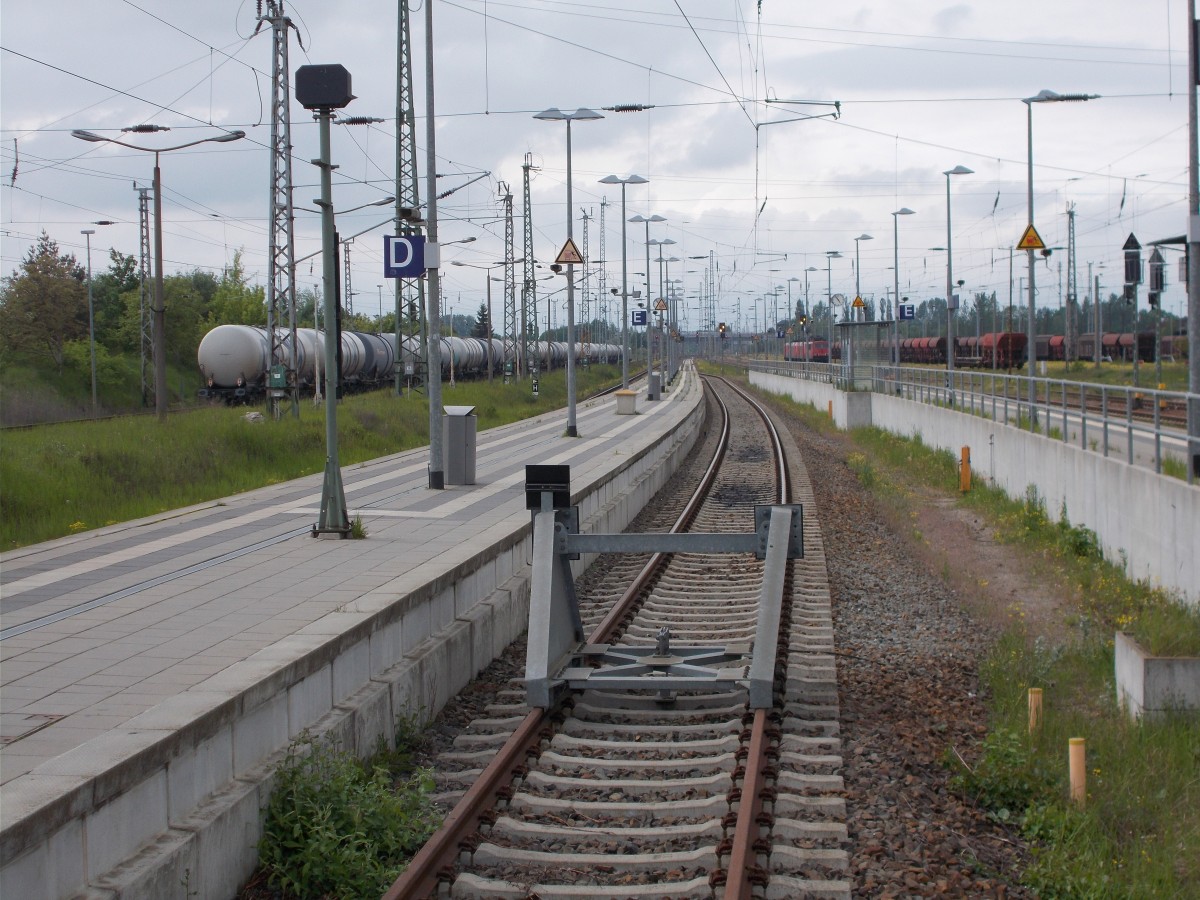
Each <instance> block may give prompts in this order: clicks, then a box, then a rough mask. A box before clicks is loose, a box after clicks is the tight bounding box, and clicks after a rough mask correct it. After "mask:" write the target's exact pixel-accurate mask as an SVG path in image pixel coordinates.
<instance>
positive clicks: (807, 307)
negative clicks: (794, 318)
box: [804, 266, 821, 336]
mask: <svg viewBox="0 0 1200 900" xmlns="http://www.w3.org/2000/svg"><path fill="white" fill-rule="evenodd" d="M820 271H821V270H820V269H818V268H817V267H816V266H809V267H808V268H807V269H805V270H804V318H805V320H806V321H805V322H804V334H805V336H807V335H808V322H807V319H808V317H809V316H811V315H812V305H811V304H810V303H809V302H808V273H809V272H820Z"/></svg>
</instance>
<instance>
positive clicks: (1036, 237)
mask: <svg viewBox="0 0 1200 900" xmlns="http://www.w3.org/2000/svg"><path fill="white" fill-rule="evenodd" d="M1017 249H1018V250H1045V249H1046V245H1045V243H1043V241H1042V236H1041V235H1040V234H1038V233H1037V229H1036V228H1034V227H1033V225H1032V223H1031V224H1030V226H1029V227H1028V228H1026V229H1025V233H1024V234H1023V235H1021V240H1020V241H1019V242H1018V244H1017Z"/></svg>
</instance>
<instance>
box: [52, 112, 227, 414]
mask: <svg viewBox="0 0 1200 900" xmlns="http://www.w3.org/2000/svg"><path fill="white" fill-rule="evenodd" d="M122 131H132V132H135V133H137V134H146V133H153V132H158V131H170V129H169V128H167V127H165V126H162V125H134V126H132V127H130V128H124V129H122ZM245 136H246V132H244V131H230V132H227V133H225V134H219V135H214V136H212V137H206V138H200V139H199V140H195V141H188V142H186V143H183V144H175V145H174V146H171V147H141V146H139V145H137V144H130V143H129V142H127V141H119V140H117V139H116V138H110V137H104V136H103V135H99V134H94V133H92V132H90V131H84V130H82V129H76V130H74V131H72V132H71V137H74V138H78V139H79V140H81V141H90V142H92V143H109V144H117V145H118V146H121V147H128V148H129V149H130V150H141V151H143V152H145V153H153V154H154V306H153V309H152V312H153V313H154V329H153V330H154V334H153V345H154V410H155V413H156V414H157V415H158V418H159V419H160V420H162V419H165V418H166V416H167V334H166V333H167V310H166V307H165V306H164V305H163V247H162V171H161V169H160V168H159V165H158V157H159V155H160V154H162V153H169V152H171V151H172V150H183V149H185V148H187V147H195V146H196V145H197V144H209V143H213V144H223V143H228V142H230V141H240V140H241V139H242V138H244V137H245Z"/></svg>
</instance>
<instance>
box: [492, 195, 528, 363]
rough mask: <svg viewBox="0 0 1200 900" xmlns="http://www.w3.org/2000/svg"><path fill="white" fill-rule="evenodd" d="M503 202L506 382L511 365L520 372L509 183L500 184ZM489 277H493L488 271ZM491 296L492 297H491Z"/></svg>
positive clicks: (511, 196) (511, 203)
mask: <svg viewBox="0 0 1200 900" xmlns="http://www.w3.org/2000/svg"><path fill="white" fill-rule="evenodd" d="M500 190H501V192H502V195H501V198H500V199H501V201H502V202H503V203H504V380H505V381H506V382H507V381H508V376H509V375H510V374H512V373H510V372H509V363H510V362H511V364H512V370H513V372H519V371H520V366H519V365H518V364H517V348H518V343H517V333H518V330H519V329H518V321H517V268H516V256H515V255H514V253H513V249H514V248H513V195H512V187H511V186H510V185H509V184H508V182H507V181H502V182H500ZM487 274H488V277H489V278H491V277H492V273H491V270H488V273H487ZM489 296H490V295H489Z"/></svg>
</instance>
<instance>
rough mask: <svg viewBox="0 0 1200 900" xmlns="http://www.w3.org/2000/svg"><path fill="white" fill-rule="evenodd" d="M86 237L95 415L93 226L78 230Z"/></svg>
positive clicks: (95, 407) (94, 411) (89, 328)
mask: <svg viewBox="0 0 1200 900" xmlns="http://www.w3.org/2000/svg"><path fill="white" fill-rule="evenodd" d="M79 233H80V234H82V235H83V236H84V237H85V238H86V239H87V260H88V266H87V273H88V276H87V298H88V347H89V349H90V351H91V357H92V415H93V416H94V415H96V410H97V406H98V404H97V402H96V320H95V317H94V315H93V313H92V235H93V234H95V233H96V229H95V228H85V229H83V231H81V232H79Z"/></svg>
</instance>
